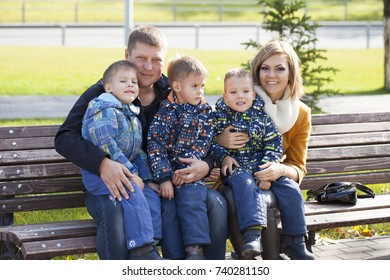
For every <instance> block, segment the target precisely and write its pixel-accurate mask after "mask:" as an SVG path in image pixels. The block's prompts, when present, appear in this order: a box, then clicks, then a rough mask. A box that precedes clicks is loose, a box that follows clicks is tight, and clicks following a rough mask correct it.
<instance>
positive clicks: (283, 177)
mask: <svg viewBox="0 0 390 280" xmlns="http://www.w3.org/2000/svg"><path fill="white" fill-rule="evenodd" d="M251 72H252V76H253V81H254V83H255V90H256V93H257V94H258V95H259V96H260V97H261V98H262V99H263V100H264V102H265V106H264V110H265V112H266V113H268V114H269V115H270V117H271V119H272V120H273V122H274V123H275V125H276V127H277V128H278V130H279V132H280V133H281V134H282V137H283V161H282V162H280V163H274V162H269V163H266V164H263V165H261V166H260V168H261V171H258V172H256V173H255V175H256V179H257V180H259V181H262V180H268V181H272V184H271V188H270V190H271V191H272V193H273V195H275V197H276V199H270V200H271V201H272V200H276V202H277V204H278V207H279V210H280V213H281V220H282V225H283V236H282V246H281V252H283V253H285V254H286V255H287V256H289V257H290V258H291V259H305V260H311V259H315V257H314V255H313V254H312V253H310V252H309V251H308V250H307V249H306V246H305V234H306V233H307V228H306V222H305V215H304V203H303V199H302V195H301V191H300V188H299V184H300V183H301V182H302V179H303V177H304V176H305V175H306V156H307V148H308V142H309V136H310V128H311V114H310V108H309V107H308V106H307V105H305V104H304V103H303V102H301V101H300V98H301V97H302V96H303V83H302V77H301V74H300V69H299V58H298V56H297V54H296V52H295V51H294V49H293V48H292V46H291V45H290V44H289V43H287V42H286V41H283V40H276V39H274V40H271V41H269V42H268V43H267V44H265V45H264V46H263V47H262V48H261V49H260V50H259V52H258V53H257V54H256V55H255V57H254V59H253V60H252V63H251ZM229 130H230V129H226V130H225V131H224V132H223V133H221V134H220V136H219V137H218V140H217V141H218V143H219V144H221V145H222V146H224V147H226V148H231V149H232V148H234V147H235V148H241V147H243V146H244V145H245V143H246V142H247V138H248V136H247V135H246V134H244V133H232V132H230V131H229ZM218 190H220V191H221V192H222V193H223V195H224V196H225V198H226V199H227V201H229V202H228V203H229V208H230V209H229V214H230V216H231V215H232V214H233V215H234V213H235V210H234V209H232V208H233V207H234V203H233V202H232V194H231V190H230V189H229V188H228V187H226V186H223V187H221V186H219V187H218ZM271 197H272V195H271ZM268 216H269V220H268V223H267V229H266V230H263V233H262V244H263V250H264V251H263V258H264V259H273V258H277V256H278V252H277V249H278V239H277V238H275V236H277V228H276V224H275V220H274V219H270V218H272V215H268ZM233 219H234V221H233V222H232V217H230V218H229V223H230V224H231V225H230V226H229V236H230V239H231V241H232V244H233V247H234V249H235V250H236V253H239V250H240V248H241V246H242V236H240V233H239V232H237V230H235V231H234V230H232V227H234V223H236V217H234V218H233ZM237 250H238V251H237ZM275 252H277V253H275Z"/></svg>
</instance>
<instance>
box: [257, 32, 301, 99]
mask: <svg viewBox="0 0 390 280" xmlns="http://www.w3.org/2000/svg"><path fill="white" fill-rule="evenodd" d="M276 54H279V55H282V56H284V57H285V58H286V59H287V62H288V67H289V73H290V75H289V78H288V83H289V86H290V90H291V97H292V98H301V97H302V96H303V94H304V92H303V79H302V76H301V72H300V68H299V58H298V55H297V53H296V52H295V50H294V49H293V47H292V46H291V45H290V44H289V43H288V42H287V41H285V40H283V39H281V38H277V39H272V40H270V41H268V42H267V43H266V44H265V45H264V46H262V47H261V49H260V50H259V52H258V53H257V54H256V56H255V57H254V58H253V60H252V62H251V72H252V78H253V81H254V83H255V84H258V85H261V84H260V79H259V73H260V68H261V65H262V64H263V63H264V61H266V60H267V59H268V58H270V57H271V56H273V55H276Z"/></svg>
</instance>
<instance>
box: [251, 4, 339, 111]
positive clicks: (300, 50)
mask: <svg viewBox="0 0 390 280" xmlns="http://www.w3.org/2000/svg"><path fill="white" fill-rule="evenodd" d="M258 4H259V5H261V6H262V8H261V12H260V14H262V15H263V17H264V20H263V23H262V25H263V28H264V29H265V30H268V31H270V32H273V33H276V34H277V36H279V37H283V38H284V39H286V40H287V41H288V42H289V43H291V45H292V46H293V47H294V49H295V51H296V52H297V54H298V57H299V59H300V61H301V71H302V77H303V80H304V86H305V93H306V94H305V96H304V97H303V99H302V101H303V102H305V103H306V104H307V105H309V106H310V107H311V108H312V110H313V112H321V109H320V108H319V107H318V106H317V104H318V99H319V96H321V95H334V94H336V93H338V90H335V89H329V88H326V86H327V84H328V83H329V82H330V81H332V78H331V77H330V76H329V72H332V73H333V74H335V73H336V72H337V71H338V70H337V69H335V68H333V67H324V66H322V65H321V64H320V62H319V61H320V60H326V57H325V56H324V55H323V53H324V52H325V50H320V49H317V48H316V42H317V41H318V39H317V38H316V34H315V32H316V29H317V28H318V27H319V25H318V24H317V23H316V22H311V21H310V17H309V16H308V15H307V14H306V12H304V8H305V5H306V3H305V2H304V1H301V0H293V1H286V0H259V1H258ZM243 45H245V46H246V48H249V47H254V48H257V49H259V48H260V47H261V45H260V43H258V42H255V41H253V40H249V42H246V43H243ZM248 65H249V64H248ZM248 65H247V66H248Z"/></svg>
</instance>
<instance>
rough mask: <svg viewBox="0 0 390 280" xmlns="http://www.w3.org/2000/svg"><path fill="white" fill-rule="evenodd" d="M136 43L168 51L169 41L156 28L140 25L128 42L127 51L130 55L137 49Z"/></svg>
mask: <svg viewBox="0 0 390 280" xmlns="http://www.w3.org/2000/svg"><path fill="white" fill-rule="evenodd" d="M136 43H142V44H145V45H148V46H152V47H158V48H161V49H162V50H164V51H166V50H167V39H166V37H165V35H164V33H162V32H161V30H159V29H158V28H157V27H154V26H143V25H140V26H138V27H136V28H134V29H133V31H131V33H130V35H129V40H128V41H127V50H128V52H129V54H131V51H132V50H133V49H134V48H135V44H136Z"/></svg>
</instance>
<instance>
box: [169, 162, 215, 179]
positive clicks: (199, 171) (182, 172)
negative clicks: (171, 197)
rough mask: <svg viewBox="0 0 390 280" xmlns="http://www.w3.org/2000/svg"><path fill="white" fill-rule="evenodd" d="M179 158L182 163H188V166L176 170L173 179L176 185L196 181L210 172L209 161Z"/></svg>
mask: <svg viewBox="0 0 390 280" xmlns="http://www.w3.org/2000/svg"><path fill="white" fill-rule="evenodd" d="M179 160H180V162H182V163H185V164H188V166H187V167H186V168H183V169H178V170H176V171H175V173H174V175H173V179H172V183H173V184H174V185H175V186H180V185H182V184H184V183H186V184H188V183H192V182H195V181H197V180H200V179H203V178H204V177H206V176H207V174H209V165H208V164H207V162H204V161H202V160H200V159H196V158H179Z"/></svg>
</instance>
